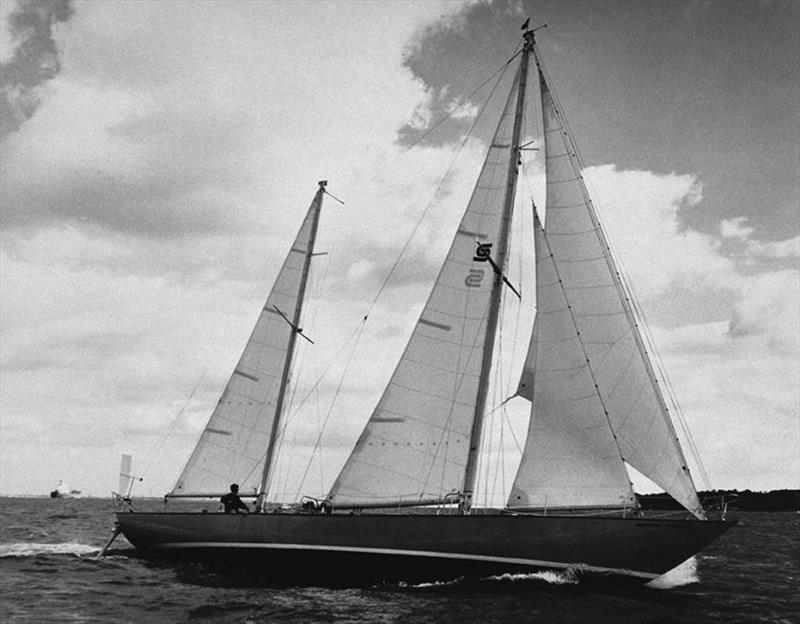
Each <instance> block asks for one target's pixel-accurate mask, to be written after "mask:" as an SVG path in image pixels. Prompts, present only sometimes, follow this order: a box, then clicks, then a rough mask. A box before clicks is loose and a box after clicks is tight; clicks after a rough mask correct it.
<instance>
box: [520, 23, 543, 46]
mask: <svg viewBox="0 0 800 624" xmlns="http://www.w3.org/2000/svg"><path fill="white" fill-rule="evenodd" d="M530 21H531V18H528V19H526V20H525V23H524V24H522V30H524V31H525V32H524V33H523V34H522V38H523V39H524V40H525V49H526V50H531V49H533V44H534V43H535V42H534V38H533V37H534V33H535V32H536V31H537V30H541V29H542V28H547V24H542V25H541V26H537V27H536V28H528V24H529V23H530Z"/></svg>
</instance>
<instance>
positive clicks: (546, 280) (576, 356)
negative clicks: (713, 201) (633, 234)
mask: <svg viewBox="0 0 800 624" xmlns="http://www.w3.org/2000/svg"><path fill="white" fill-rule="evenodd" d="M540 85H541V98H542V114H543V117H544V132H545V154H546V175H547V206H546V215H545V220H546V221H545V226H546V227H545V233H544V234H542V232H541V231H540V228H537V230H539V231H538V232H537V235H538V241H539V246H540V247H542V244H544V246H545V247H546V249H547V251H542V250H541V249H540V250H539V252H538V253H539V255H540V256H544V258H541V259H543V260H544V262H545V263H546V267H545V269H544V271H545V275H543V276H542V283H541V284H538V285H537V298H541V299H539V300H538V305H539V311H538V314H537V317H538V319H539V321H538V323H537V325H538V327H537V332H535V336H534V339H535V340H534V341H532V346H531V349H530V352H529V355H528V358H527V361H526V364H525V370H524V373H523V379H528V380H530V379H533V380H534V381H533V388H532V392H530V391H529V390H528V389H527V388H520V394H522V395H523V396H528V398H531V399H532V403H533V404H532V409H533V412H532V416H531V421H530V425H529V432H528V440H527V442H526V447H525V451H524V453H523V459H522V462H521V465H520V468H519V472H518V475H517V478H516V481H515V483H514V486H513V489H512V493H511V496H510V498H509V501H508V503H509V506H515V504H516V503H520V502H523V501H541V500H542V499H543V497H544V496H545V495H547V496H550V495H551V494H552V495H554V493H553V492H552V491H551V490H552V487H551V486H550V485H548V486H544V485H543V480H544V475H547V474H548V469H547V467H546V466H545V464H546V463H547V460H546V459H545V458H546V457H548V456H549V457H550V460H551V461H552V462H553V467H552V469H551V470H550V471H549V472H550V473H557V474H549V477H548V478H553V479H555V480H554V481H552V482H549V483H558V484H559V486H560V487H561V488H562V489H563V491H564V495H563V496H562V498H563V499H564V500H565V501H567V502H568V501H569V500H570V499H572V497H573V496H577V495H578V493H579V492H580V491H583V494H584V495H586V496H587V497H588V498H587V500H597V501H599V502H602V501H603V500H604V499H605V501H606V502H607V503H608V504H610V503H611V501H612V500H614V499H616V500H617V503H618V504H619V502H620V501H624V500H627V498H628V497H629V496H630V487H629V486H628V485H625V484H624V483H623V480H622V478H621V475H620V472H619V465H620V464H621V461H622V460H624V461H625V462H627V463H628V464H630V465H631V466H633V467H634V468H636V469H637V470H638V471H639V472H641V473H642V474H644V475H645V476H646V477H648V478H649V479H651V480H652V481H653V482H655V483H656V484H658V485H659V486H661V487H663V488H664V489H665V490H666V491H667V492H668V493H669V494H671V495H672V496H673V497H674V498H675V499H676V500H677V501H678V502H680V503H681V504H682V505H684V506H685V507H686V508H687V509H689V510H690V511H692V512H693V513H695V514H696V515H698V516H702V508H701V506H700V503H699V501H698V498H697V493H696V490H695V488H694V484H693V483H692V479H691V476H690V474H689V470H688V467H687V466H686V461H685V459H684V457H683V453H682V451H681V449H680V446H679V444H678V441H677V439H676V437H675V433H674V431H673V429H672V425H671V422H670V420H669V416H668V414H667V413H666V407H665V405H664V401H663V398H662V396H661V394H660V391H659V389H658V386H657V383H656V381H655V378H654V376H653V373H652V370H651V368H650V365H649V361H648V359H647V354H646V352H645V350H644V347H643V345H642V343H641V339H640V337H639V335H638V329H637V328H636V326H635V322H634V320H633V315H632V312H631V310H630V306H629V304H627V303H626V299H625V297H626V295H625V293H624V289H623V287H622V285H621V283H620V279H619V277H618V274H617V271H616V268H615V266H614V263H613V260H612V259H611V257H610V255H609V250H608V245H607V243H606V241H605V237H604V234H603V232H602V230H601V228H600V225H599V222H598V220H597V216H596V214H595V212H594V208H593V206H592V204H591V200H590V198H589V195H588V192H587V190H586V187H585V185H584V182H583V178H582V176H581V168H580V163H579V161H578V158H577V155H576V151H575V148H574V146H573V145H572V143H571V139H570V137H569V135H568V134H567V131H566V128H565V124H564V122H563V121H562V116H561V112H560V111H559V110H558V109H557V107H556V103H555V101H554V98H553V95H552V93H551V92H550V89H549V87H548V85H547V83H546V81H545V78H544V75H543V74H542V73H541V70H540ZM548 255H549V258H548V257H547V256H548ZM547 265H549V266H550V267H551V268H552V271H548V269H547ZM547 273H549V274H547ZM537 277H539V276H538V275H537ZM559 306H560V307H559ZM545 319H548V320H547V321H546V320H545ZM546 323H547V324H548V325H549V327H548V328H547V329H545V328H544V327H543V326H544V325H545V324H546ZM559 342H560V343H561V345H560V346H561V350H559V344H558V343H559ZM527 385H529V384H526V386H527ZM603 426H604V427H605V431H603ZM553 427H557V430H556V431H555V432H553V431H552V429H553ZM554 433H555V436H554V439H555V440H556V442H553V441H552V439H551V440H549V441H548V440H544V439H542V438H543V436H544V435H549V436H551V438H552V437H553V434H554ZM590 437H591V442H590V441H589V439H590ZM583 450H586V452H587V453H588V452H590V451H591V452H594V454H595V458H594V459H592V460H588V459H586V458H585V457H584V455H583V452H582V451H583ZM570 454H571V455H573V457H572V459H573V460H575V462H576V463H575V466H576V467H577V468H576V469H574V470H573V471H572V473H570V472H569V471H566V470H565V469H562V468H561V466H562V465H563V466H566V463H567V459H568V457H569V455H570ZM594 469H596V470H597V471H598V474H597V475H595V476H594V477H593V478H590V479H589V481H588V484H589V485H588V486H587V485H586V482H583V481H582V480H583V479H586V478H587V475H590V473H591V471H592V470H594ZM542 471H544V472H542ZM600 475H605V478H607V482H606V483H605V485H603V484H602V483H598V482H597V479H598V477H599V476H600ZM625 481H627V479H626V480H625ZM592 484H593V485H592ZM603 487H606V488H607V490H606V491H605V493H604V490H603ZM588 489H591V490H592V492H591V493H589V492H588V491H586V490H588ZM617 497H619V498H617ZM558 500H559V501H560V500H561V499H560V498H559V499H558Z"/></svg>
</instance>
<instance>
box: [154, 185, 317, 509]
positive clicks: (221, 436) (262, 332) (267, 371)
mask: <svg viewBox="0 0 800 624" xmlns="http://www.w3.org/2000/svg"><path fill="white" fill-rule="evenodd" d="M323 193H324V183H320V189H319V190H318V191H317V194H316V195H315V197H314V200H313V201H312V202H311V206H310V207H309V209H308V212H307V214H306V217H305V219H304V221H303V224H302V226H301V227H300V231H299V232H298V234H297V237H296V238H295V241H294V243H293V244H292V246H291V248H290V250H289V253H288V255H287V256H286V260H285V261H284V263H283V266H282V267H281V270H280V272H279V273H278V277H277V279H276V280H275V283H274V284H273V286H272V290H271V292H270V294H269V296H268V297H267V301H266V303H265V304H264V307H263V308H262V310H261V314H260V316H259V317H258V321H257V322H256V325H255V328H254V329H253V333H252V334H251V336H250V339H249V340H248V341H247V345H246V346H245V348H244V352H243V353H242V356H241V358H240V359H239V362H238V363H237V364H236V367H235V368H234V370H233V373H232V374H231V377H230V379H229V380H228V383H227V385H226V386H225V390H224V391H223V392H222V396H221V397H220V399H219V402H218V403H217V406H216V408H215V409H214V412H213V413H212V415H211V418H210V419H209V421H208V424H207V425H206V428H205V430H204V431H203V433H202V435H201V436H200V440H199V442H198V443H197V446H196V447H195V449H194V452H193V453H192V455H191V457H190V458H189V461H188V463H187V464H186V467H185V468H184V469H183V472H182V473H181V475H180V477H179V478H178V481H177V483H176V484H175V487H174V488H173V490H172V492H170V494H168V495H167V496H205V495H219V494H223V493H226V492H227V491H228V487H229V485H230V484H231V483H232V482H236V483H238V484H239V493H240V494H241V495H256V494H259V493H262V491H261V490H262V489H263V487H264V486H263V483H262V480H263V479H264V473H265V471H264V465H265V460H266V457H267V454H268V453H267V449H269V448H272V447H273V446H274V439H275V436H276V435H277V432H276V429H277V427H276V423H277V420H276V419H278V418H279V417H280V411H281V410H280V408H281V405H280V402H281V399H282V396H283V395H284V391H285V386H286V383H287V381H288V367H289V363H290V357H289V356H290V355H291V350H292V346H293V343H294V338H295V337H296V334H297V333H298V332H299V331H301V330H300V328H299V327H297V326H296V320H295V319H296V318H298V317H299V311H300V306H301V305H302V300H303V288H304V285H305V274H306V272H307V267H308V260H309V258H310V256H311V255H312V254H313V241H314V238H315V236H316V230H317V224H318V222H319V212H320V208H321V205H322V196H323Z"/></svg>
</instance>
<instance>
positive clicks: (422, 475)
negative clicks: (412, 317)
mask: <svg viewBox="0 0 800 624" xmlns="http://www.w3.org/2000/svg"><path fill="white" fill-rule="evenodd" d="M519 81H520V72H518V74H517V76H516V78H515V80H514V85H513V87H512V89H511V92H510V94H509V97H508V100H507V102H506V105H505V108H504V110H503V114H502V117H501V119H500V121H499V124H498V127H497V130H496V132H495V135H494V138H493V139H492V142H491V145H490V146H489V150H488V154H487V156H486V160H485V162H484V164H483V168H482V169H481V172H480V175H479V177H478V180H477V184H476V186H475V190H474V191H473V194H472V197H471V199H470V201H469V204H468V206H467V209H466V212H465V214H464V216H463V218H462V220H461V223H460V224H459V226H458V230H457V231H456V235H455V238H454V240H453V243H452V245H451V247H450V250H449V252H448V254H447V257H446V258H445V261H444V265H443V266H442V269H441V271H440V273H439V275H438V277H437V279H436V282H435V284H434V286H433V290H432V292H431V294H430V296H429V298H428V301H427V303H426V304H425V308H424V309H423V311H422V314H421V315H420V318H419V320H418V321H417V325H416V327H415V328H414V331H413V333H412V335H411V338H410V339H409V342H408V345H407V346H406V349H405V352H404V353H403V355H402V357H401V359H400V361H399V363H398V364H397V368H396V369H395V371H394V373H393V375H392V378H391V380H390V381H389V384H388V386H387V387H386V389H385V391H384V393H383V396H382V397H381V399H380V401H379V402H378V405H377V407H376V408H375V410H374V412H373V413H372V416H371V417H370V419H369V421H368V422H367V424H366V427H365V428H364V430H363V432H362V434H361V436H360V438H359V439H358V442H357V443H356V446H355V448H354V449H353V451H352V453H351V455H350V457H349V458H348V460H347V462H346V463H345V465H344V467H343V468H342V471H341V472H340V473H339V476H338V478H337V479H336V481H335V482H334V484H333V486H332V488H331V490H330V493H329V495H328V500H329V501H330V502H331V503H332V504H333V505H334V506H335V507H340V508H341V507H348V506H351V507H370V506H391V505H413V504H425V503H427V504H432V503H437V502H445V501H450V502H454V498H452V497H453V496H454V495H456V494H457V493H460V492H461V489H462V488H463V485H464V476H465V469H466V464H467V455H468V452H469V447H470V436H471V430H472V425H473V420H474V418H475V411H476V405H477V402H478V387H479V384H480V375H481V369H482V360H483V355H484V348H485V346H484V343H485V339H486V336H487V314H488V311H489V306H490V297H491V293H492V286H493V283H494V281H495V275H494V272H493V268H492V264H491V262H490V260H493V258H494V256H493V250H496V249H497V248H498V246H499V238H500V232H501V230H502V220H503V208H504V199H505V196H506V191H507V185H508V168H509V162H510V158H511V157H512V145H511V144H512V134H513V125H514V102H515V98H516V95H517V91H518V88H519Z"/></svg>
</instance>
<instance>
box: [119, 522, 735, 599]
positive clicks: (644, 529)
mask: <svg viewBox="0 0 800 624" xmlns="http://www.w3.org/2000/svg"><path fill="white" fill-rule="evenodd" d="M117 518H118V522H119V527H120V529H121V531H122V533H123V534H124V535H125V537H126V538H127V539H128V541H130V542H131V543H132V544H133V545H134V546H135V547H136V548H137V549H138V550H139V551H140V552H141V554H142V555H144V556H150V557H157V558H167V559H192V560H201V561H206V562H211V563H222V564H227V563H232V564H235V565H244V566H247V567H250V568H252V569H253V570H257V571H258V572H259V575H260V576H265V577H268V578H269V577H271V578H274V579H275V580H277V581H283V582H291V583H300V584H303V583H315V584H316V583H328V584H331V583H333V584H337V585H346V584H353V583H378V582H383V581H389V582H392V581H407V582H420V581H443V580H449V579H455V578H462V577H468V578H469V577H472V578H481V577H486V576H493V575H498V574H516V573H529V572H533V571H537V570H543V569H549V570H571V571H576V572H579V573H586V574H597V575H606V574H615V575H622V576H627V577H633V578H636V579H641V580H642V581H643V582H646V581H648V580H651V579H653V578H655V577H657V576H659V575H661V574H663V573H664V572H667V571H668V570H670V569H672V568H674V567H675V566H677V565H678V564H680V563H682V562H683V561H685V560H686V559H688V558H689V557H691V556H692V555H694V554H695V553H697V552H698V551H700V550H702V549H703V548H704V547H705V546H707V545H708V544H709V543H711V542H712V541H713V540H715V539H716V538H717V537H719V536H720V535H721V534H722V533H724V532H725V531H726V530H728V528H730V526H731V525H732V524H733V523H731V522H700V521H683V520H678V521H675V520H669V521H667V520H650V519H647V520H640V519H621V518H601V517H569V516H531V515H504V514H498V515H473V516H433V515H378V514H376V515H366V514H365V515H344V514H342V515H339V514H332V515H315V514H314V515H312V514H309V515H306V514H250V515H226V514H209V513H119V514H118V515H117Z"/></svg>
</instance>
